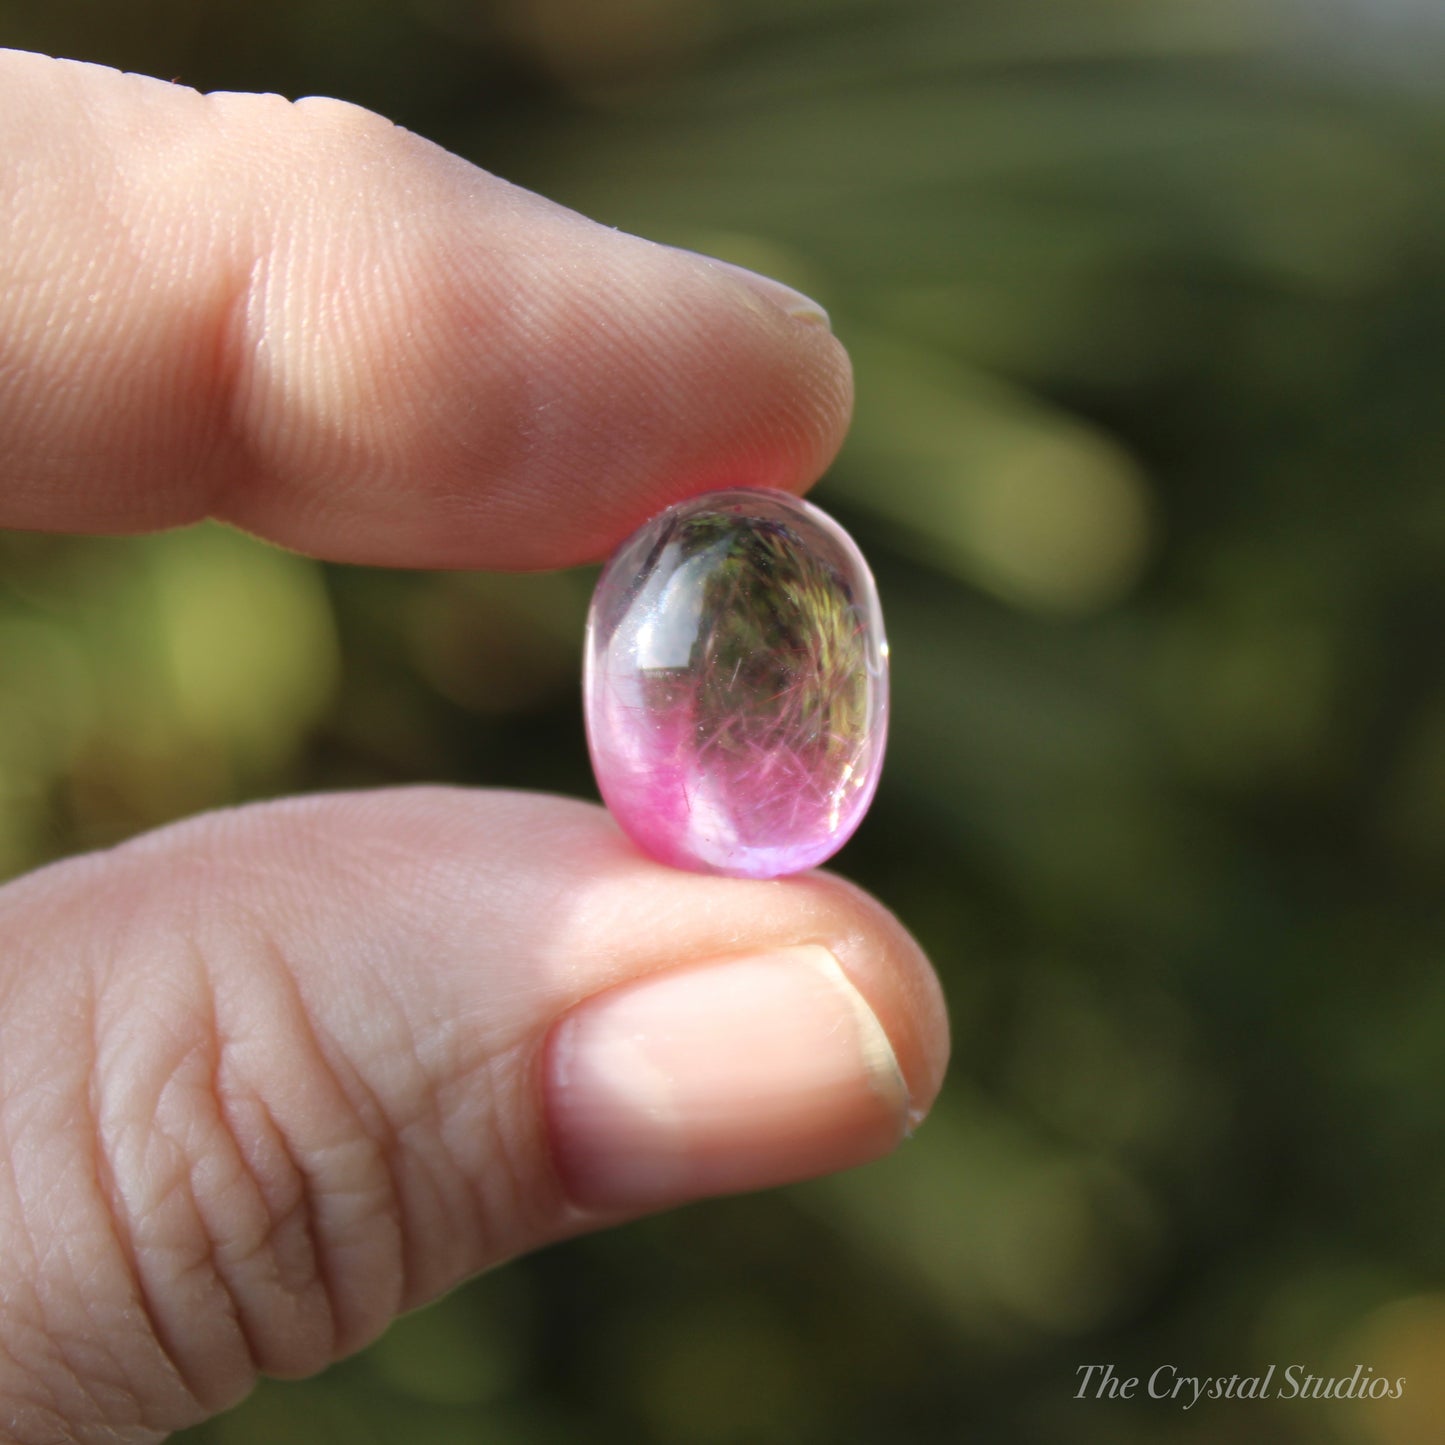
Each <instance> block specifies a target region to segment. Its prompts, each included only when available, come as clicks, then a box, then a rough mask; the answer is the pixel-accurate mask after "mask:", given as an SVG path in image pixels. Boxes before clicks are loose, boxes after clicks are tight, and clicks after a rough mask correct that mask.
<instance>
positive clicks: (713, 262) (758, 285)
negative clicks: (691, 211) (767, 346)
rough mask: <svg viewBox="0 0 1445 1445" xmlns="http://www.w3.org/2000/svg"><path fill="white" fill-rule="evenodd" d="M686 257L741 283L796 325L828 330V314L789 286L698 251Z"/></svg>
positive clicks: (830, 324)
mask: <svg viewBox="0 0 1445 1445" xmlns="http://www.w3.org/2000/svg"><path fill="white" fill-rule="evenodd" d="M688 255H690V256H697V257H698V258H699V259H700V260H703V261H706V262H707V264H708V265H709V266H715V267H716V268H717V269H718V270H719V271H724V272H726V273H727V274H728V275H729V276H731V277H733V278H734V279H735V280H737V281H741V282H742V283H743V285H744V286H746V287H747V288H748V289H749V290H750V291H752V292H753V293H754V295H757V296H761V297H762V298H763V299H764V300H765V301H767V302H769V303H770V304H771V305H773V306H779V307H781V308H782V309H783V310H784V311H786V312H787V313H788V315H789V316H792V317H794V318H795V319H797V320H798V321H806V322H808V323H810V324H811V325H813V326H823V327H826V328H828V329H829V330H832V326H833V323H832V321H831V320H830V319H829V317H828V313H827V312H826V311H824V310H823V308H822V307H821V306H819V305H818V303H817V302H816V301H814V300H813V298H812V297H811V296H804V295H803V293H802V292H801V291H794V290H793V288H792V287H791V286H784V285H783V283H782V282H781V281H774V280H773V278H772V277H771V276H764V275H762V274H761V273H760V272H758V271H749V270H748V269H747V267H746V266H735V265H734V264H733V263H732V262H731V261H719V260H718V259H717V257H716V256H704V255H703V254H702V253H701V252H700V251H689V252H688Z"/></svg>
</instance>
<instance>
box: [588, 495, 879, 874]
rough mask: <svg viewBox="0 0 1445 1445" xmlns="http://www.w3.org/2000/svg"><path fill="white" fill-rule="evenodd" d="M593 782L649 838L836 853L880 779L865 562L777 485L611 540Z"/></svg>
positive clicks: (604, 579) (593, 669)
mask: <svg viewBox="0 0 1445 1445" xmlns="http://www.w3.org/2000/svg"><path fill="white" fill-rule="evenodd" d="M587 629H588V635H587V651H586V664H585V675H584V680H583V692H584V704H585V708H586V716H587V736H588V742H589V744H590V747H591V750H592V766H593V768H594V770H595V772H596V774H597V783H598V786H599V787H600V789H601V791H602V796H603V798H604V799H605V800H606V802H607V805H608V807H609V808H610V809H611V810H612V813H613V815H614V817H616V819H617V821H618V822H619V823H620V824H621V825H622V827H623V828H625V829H626V830H627V832H628V834H629V835H630V836H631V837H632V838H633V840H634V841H635V842H636V843H637V844H638V845H639V846H640V847H641V848H643V849H645V850H646V851H647V852H648V853H650V854H652V855H653V856H654V857H655V858H658V859H660V860H661V861H663V862H665V863H670V864H673V865H674V866H676V867H679V868H692V869H698V870H702V871H705V872H713V873H726V874H732V875H735V876H738V877H746V878H772V877H777V876H779V875H781V874H785V873H796V872H798V871H800V870H802V869H804V868H811V867H813V866H815V865H816V864H818V863H821V862H822V861H823V860H824V859H826V858H828V857H830V856H831V855H832V854H833V853H835V852H836V851H837V850H838V849H839V848H840V847H842V845H843V844H844V843H845V842H846V841H847V840H848V838H849V837H850V836H851V834H852V833H853V830H854V829H855V828H856V827H857V826H858V823H859V821H860V820H861V819H862V817H863V814H864V813H865V812H866V811H867V808H868V804H869V803H870V802H871V801H872V798H873V794H874V791H875V790H876V789H877V786H878V775H879V772H880V771H881V768H882V764H883V750H884V744H885V741H886V738H887V731H888V644H887V642H886V640H885V639H884V635H883V615H882V612H881V610H880V608H879V605H878V594H877V591H876V589H875V587H874V585H873V578H872V575H871V574H870V573H869V571H868V565H867V563H866V562H864V560H863V556H862V554H861V553H860V552H859V551H858V548H857V546H856V545H855V544H854V542H853V540H852V538H851V537H849V536H848V534H847V533H846V532H845V531H844V530H843V529H842V528H841V527H840V526H839V525H838V524H837V523H836V522H835V521H833V519H832V518H831V517H829V516H828V515H827V514H826V513H824V512H822V511H820V510H819V509H818V508H817V507H815V506H812V505H811V504H810V503H808V502H803V501H799V500H798V499H797V498H795V497H792V496H789V495H788V494H787V493H784V492H772V491H752V490H741V489H739V490H735V491H724V492H711V493H708V494H707V495H705V496H702V497H695V498H692V499H691V500H689V501H686V502H681V503H679V504H678V505H676V506H674V507H670V508H669V509H668V510H667V511H665V512H662V513H660V514H659V515H658V516H656V517H654V518H653V519H652V521H650V522H648V523H647V524H646V525H645V526H644V527H642V528H641V529H640V530H639V531H637V532H636V533H634V534H633V535H632V537H630V538H629V539H628V540H627V541H626V542H624V543H623V544H622V546H621V547H620V548H618V550H617V552H616V553H615V554H614V556H613V558H612V560H611V561H610V562H609V563H608V564H607V566H606V568H605V569H604V570H603V573H602V576H601V578H600V579H599V580H598V583H597V591H596V593H595V594H594V596H593V599H592V610H591V613H590V615H589V617H588V624H587Z"/></svg>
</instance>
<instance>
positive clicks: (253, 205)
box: [0, 51, 852, 568]
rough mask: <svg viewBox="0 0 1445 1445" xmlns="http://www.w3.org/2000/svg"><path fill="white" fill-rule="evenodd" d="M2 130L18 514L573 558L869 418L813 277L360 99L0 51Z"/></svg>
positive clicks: (338, 552) (6, 383)
mask: <svg viewBox="0 0 1445 1445" xmlns="http://www.w3.org/2000/svg"><path fill="white" fill-rule="evenodd" d="M0 135H3V136H4V138H5V139H4V145H3V147H0V213H3V214H5V215H7V216H9V217H11V218H12V219H11V224H10V225H9V227H8V228H7V234H6V237H5V239H4V241H3V243H0V526H6V527H15V528H27V529H46V530H56V531H91V532H129V531H139V530H146V529H151V528H158V527H168V526H175V525H179V524H182V523H186V522H192V521H197V520H199V519H201V518H203V517H207V516H215V517H219V518H222V519H224V520H227V521H231V522H234V523H236V524H238V525H240V526H242V527H245V528H247V529H249V530H251V531H254V532H257V533H259V534H261V535H263V536H266V537H269V538H271V539H272V540H274V541H277V542H280V543H283V544H284V545H287V546H291V547H295V548H298V549H300V550H303V551H307V552H310V553H312V554H314V555H316V556H321V557H327V558H333V559H338V560H344V561H351V562H365V563H375V564H382V565H396V566H419V567H422V566H424V567H521V568H529V567H549V566H563V565H567V564H570V563H574V562H578V561H582V560H586V559H589V558H592V557H596V556H599V555H601V554H602V553H604V552H605V551H606V550H608V548H609V547H610V546H611V545H612V544H614V543H615V542H616V541H617V540H619V539H620V538H621V537H622V536H623V535H625V533H626V532H627V531H629V530H630V529H631V528H632V527H634V526H636V525H637V524H638V523H639V522H641V521H642V520H643V519H644V518H645V517H647V516H649V515H650V514H651V513H653V512H655V511H657V510H659V509H660V508H661V507H663V506H666V505H667V504H668V503H670V502H672V501H675V500H677V499H679V498H680V497H683V496H687V495H690V494H692V493H694V492H698V491H702V490H705V489H707V488H708V487H711V486H717V485H724V484H726V485H733V486H737V485H743V486H748V485H752V486H774V487H781V488H785V489H789V490H794V491H801V490H802V489H803V488H804V487H806V486H807V485H808V484H809V483H811V482H812V481H813V480H815V479H816V477H817V476H818V475H819V474H820V473H821V471H822V470H823V468H824V467H825V466H826V465H827V464H828V462H829V461H830V460H831V458H832V456H833V454H834V453H835V452H836V450H837V448H838V446H839V444H840V443H841V440H842V437H843V433H844V431H845V429H846V427H847V422H848V415H849V411H850V408H851V402H852V385H851V373H850V370H849V366H848V361H847V356H846V353H845V352H844V351H843V348H842V347H841V346H840V345H839V344H838V343H837V341H836V340H835V339H834V338H833V336H832V334H831V332H830V330H829V328H828V326H827V318H826V316H825V315H824V313H823V312H822V311H821V310H820V309H818V308H817V307H816V306H814V305H813V304H812V303H810V302H808V301H807V300H806V298H804V297H801V296H798V295H797V294H796V293H793V292H790V291H788V290H787V289H786V288H784V287H781V286H778V285H777V283H774V282H769V281H766V280H763V279H762V278H757V277H749V276H748V275H747V274H746V273H739V272H736V271H734V270H733V269H732V268H730V267H724V266H722V265H721V264H719V263H715V262H710V261H708V260H706V259H704V258H702V257H697V256H693V255H691V254H689V253H686V252H680V251H676V250H673V249H670V248H667V247H663V246H657V245H654V244H652V243H650V242H647V241H643V240H639V239H637V238H636V237H632V236H627V235H623V234H621V233H619V232H616V231H612V230H609V229H608V228H606V227H603V226H599V225H597V224H595V223H594V222H591V221H589V220H586V219H585V218H583V217H581V216H578V215H576V214H575V213H573V212H570V211H567V210H564V209H563V208H561V207H558V206H555V205H553V204H551V203H549V202H547V201H544V200H542V199H541V198H539V197H537V196H534V195H532V194H530V193H528V192H526V191H522V190H520V189H518V188H517V187H515V186H511V185H509V184H507V183H506V182H504V181H501V180H498V179H497V178H496V177H494V176H490V175H488V174H486V173H485V172H483V171H479V170H477V169H476V168H474V167H473V166H471V165H469V164H467V163H466V162H464V161H462V160H459V159H458V158H456V157H454V156H451V155H448V154H447V153H446V152H444V151H442V150H440V149H438V148H437V147H436V146H434V145H431V144H429V143H428V142H426V141H423V140H421V139H419V138H418V137H416V136H414V135H411V134H409V133H407V132H405V131H403V130H400V129H398V128H396V127H394V126H392V125H391V124H390V123H388V122H387V121H384V120H382V119H381V118H380V117H378V116H375V115H373V114H370V113H369V112H366V111H363V110H360V109H358V108H357V107H355V106H351V105H347V104H344V103H342V102H339V101H332V100H321V99H311V100H303V101H299V102H297V103H295V104H292V103H290V102H288V101H285V100H282V99H281V98H279V97H276V96H255V95H227V94H222V95H212V96H202V95H199V94H197V93H195V92H194V91H190V90H187V89H185V88H183V87H180V86H175V85H169V84H166V83H164V82H162V81H157V80H152V79H149V78H146V77H142V76H133V75H121V74H119V73H118V72H115V71H111V70H106V69H103V68H101V67H98V66H90V65H80V64H76V63H73V62H66V61H56V60H51V59H49V58H47V57H43V56H36V55H28V54H24V53H21V52H15V51H0Z"/></svg>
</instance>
